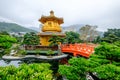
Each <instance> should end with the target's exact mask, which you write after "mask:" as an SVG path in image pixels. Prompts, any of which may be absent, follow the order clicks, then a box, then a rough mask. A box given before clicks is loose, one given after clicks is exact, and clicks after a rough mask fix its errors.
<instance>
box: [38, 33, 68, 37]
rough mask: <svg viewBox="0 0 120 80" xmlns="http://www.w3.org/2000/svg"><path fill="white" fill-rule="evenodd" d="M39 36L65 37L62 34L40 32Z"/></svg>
mask: <svg viewBox="0 0 120 80" xmlns="http://www.w3.org/2000/svg"><path fill="white" fill-rule="evenodd" d="M38 35H39V36H53V35H57V36H61V37H65V36H66V35H65V34H64V33H53V32H47V33H46V32H42V33H39V34H38Z"/></svg>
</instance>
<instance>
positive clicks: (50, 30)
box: [39, 11, 65, 46]
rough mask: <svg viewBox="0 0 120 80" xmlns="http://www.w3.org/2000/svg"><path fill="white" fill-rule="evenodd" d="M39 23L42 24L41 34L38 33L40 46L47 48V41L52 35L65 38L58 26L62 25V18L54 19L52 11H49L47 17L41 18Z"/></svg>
mask: <svg viewBox="0 0 120 80" xmlns="http://www.w3.org/2000/svg"><path fill="white" fill-rule="evenodd" d="M39 21H40V22H41V23H42V24H43V25H42V29H41V31H42V32H41V33H39V36H40V44H41V45H42V46H49V44H50V42H49V39H50V38H51V37H52V35H57V36H60V37H64V36H65V34H64V33H61V32H62V28H61V26H60V24H62V23H64V22H63V18H58V17H56V16H55V15H54V12H53V11H50V15H49V16H41V18H40V19H39Z"/></svg>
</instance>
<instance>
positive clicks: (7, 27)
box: [0, 22, 36, 32]
mask: <svg viewBox="0 0 120 80" xmlns="http://www.w3.org/2000/svg"><path fill="white" fill-rule="evenodd" d="M0 31H7V32H36V31H34V30H31V29H28V28H25V27H23V26H21V25H18V24H16V23H7V22H0Z"/></svg>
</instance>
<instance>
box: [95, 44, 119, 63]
mask: <svg viewBox="0 0 120 80" xmlns="http://www.w3.org/2000/svg"><path fill="white" fill-rule="evenodd" d="M95 54H98V55H102V56H105V57H106V59H108V60H111V61H119V60H120V47H118V46H116V45H113V44H109V43H103V44H102V45H100V46H99V47H97V48H96V49H95Z"/></svg>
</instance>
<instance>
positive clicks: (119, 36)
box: [102, 29, 120, 43]
mask: <svg viewBox="0 0 120 80" xmlns="http://www.w3.org/2000/svg"><path fill="white" fill-rule="evenodd" d="M102 41H105V42H108V43H113V42H116V41H120V29H108V30H107V31H106V32H105V33H104V37H103V39H102Z"/></svg>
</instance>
